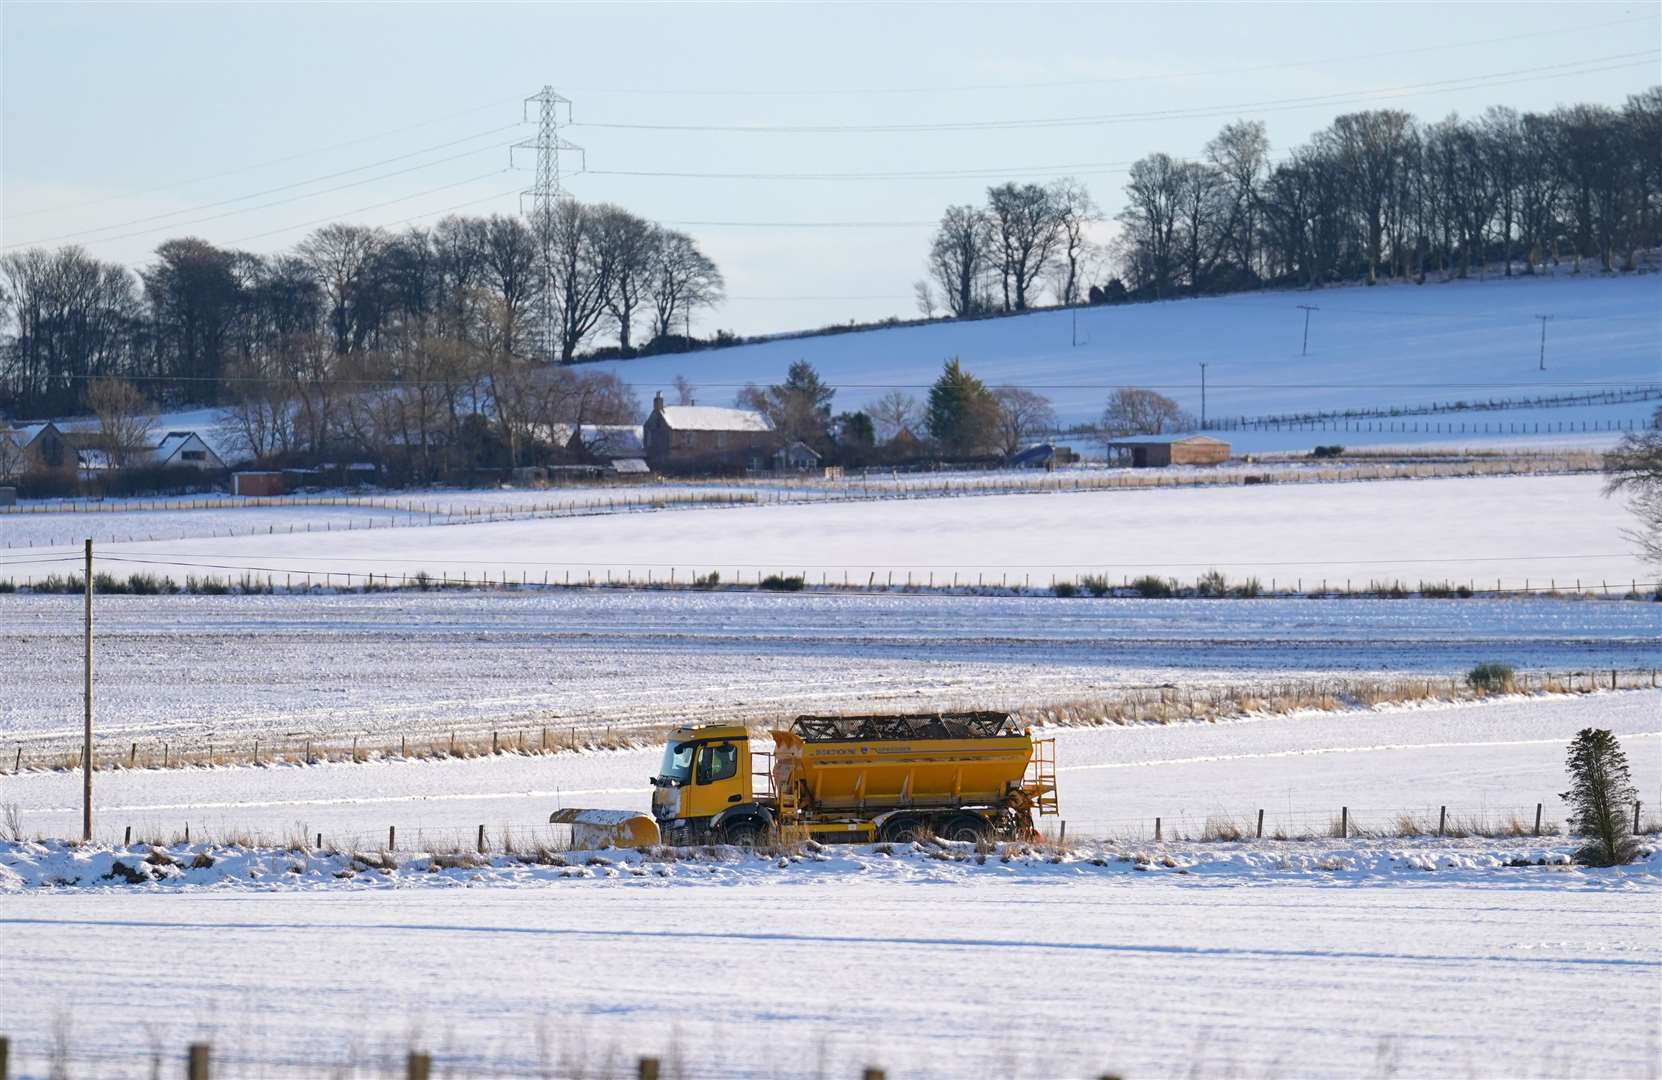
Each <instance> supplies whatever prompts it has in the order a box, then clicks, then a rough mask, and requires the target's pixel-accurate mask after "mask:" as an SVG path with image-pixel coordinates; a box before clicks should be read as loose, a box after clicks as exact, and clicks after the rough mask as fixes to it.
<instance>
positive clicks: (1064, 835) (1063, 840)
mask: <svg viewBox="0 0 1662 1080" xmlns="http://www.w3.org/2000/svg"><path fill="white" fill-rule="evenodd" d="M1633 831H1634V832H1638V831H1639V830H1637V829H1635V830H1633ZM1056 842H1057V843H1058V844H1065V843H1067V842H1068V823H1067V822H1065V821H1064V822H1062V834H1061V835H1060V836H1058V837H1057V838H1056Z"/></svg>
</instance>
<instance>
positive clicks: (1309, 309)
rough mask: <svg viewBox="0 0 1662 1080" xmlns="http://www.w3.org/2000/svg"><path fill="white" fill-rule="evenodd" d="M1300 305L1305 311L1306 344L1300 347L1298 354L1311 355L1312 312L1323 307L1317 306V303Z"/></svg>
mask: <svg viewBox="0 0 1662 1080" xmlns="http://www.w3.org/2000/svg"><path fill="white" fill-rule="evenodd" d="M1298 306H1299V307H1300V308H1301V309H1302V310H1303V311H1304V344H1303V346H1301V347H1300V348H1299V350H1298V354H1299V355H1300V356H1309V355H1310V313H1311V312H1312V311H1320V310H1321V309H1320V308H1318V307H1316V305H1314V304H1300V305H1298Z"/></svg>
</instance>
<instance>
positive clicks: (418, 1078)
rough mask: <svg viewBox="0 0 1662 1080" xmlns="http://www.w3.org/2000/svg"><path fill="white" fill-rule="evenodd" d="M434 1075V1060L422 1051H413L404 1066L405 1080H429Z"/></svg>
mask: <svg viewBox="0 0 1662 1080" xmlns="http://www.w3.org/2000/svg"><path fill="white" fill-rule="evenodd" d="M432 1075H433V1059H432V1058H431V1057H429V1056H428V1055H427V1054H424V1053H422V1052H421V1051H420V1050H411V1051H410V1056H409V1059H408V1060H407V1062H406V1063H405V1065H404V1078H405V1080H428V1078H429V1077H430V1076H432Z"/></svg>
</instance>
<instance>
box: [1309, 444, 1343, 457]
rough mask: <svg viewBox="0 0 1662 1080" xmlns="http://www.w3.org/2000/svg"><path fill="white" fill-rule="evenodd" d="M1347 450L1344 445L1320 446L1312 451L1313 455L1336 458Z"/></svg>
mask: <svg viewBox="0 0 1662 1080" xmlns="http://www.w3.org/2000/svg"><path fill="white" fill-rule="evenodd" d="M1344 452H1345V448H1344V447H1342V446H1318V447H1316V448H1315V449H1314V450H1312V451H1310V456H1311V457H1318V458H1336V457H1338V456H1340V455H1341V454H1343V453H1344Z"/></svg>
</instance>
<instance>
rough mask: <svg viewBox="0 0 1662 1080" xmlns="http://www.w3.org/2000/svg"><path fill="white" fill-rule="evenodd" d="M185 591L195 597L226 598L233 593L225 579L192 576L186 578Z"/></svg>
mask: <svg viewBox="0 0 1662 1080" xmlns="http://www.w3.org/2000/svg"><path fill="white" fill-rule="evenodd" d="M185 591H186V592H188V593H190V594H191V595H193V596H224V595H225V594H226V593H229V592H230V591H231V586H230V585H229V584H227V583H226V582H225V580H224V579H223V578H216V577H197V576H196V575H195V574H190V575H187V576H186V578H185Z"/></svg>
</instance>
